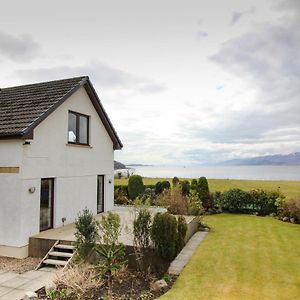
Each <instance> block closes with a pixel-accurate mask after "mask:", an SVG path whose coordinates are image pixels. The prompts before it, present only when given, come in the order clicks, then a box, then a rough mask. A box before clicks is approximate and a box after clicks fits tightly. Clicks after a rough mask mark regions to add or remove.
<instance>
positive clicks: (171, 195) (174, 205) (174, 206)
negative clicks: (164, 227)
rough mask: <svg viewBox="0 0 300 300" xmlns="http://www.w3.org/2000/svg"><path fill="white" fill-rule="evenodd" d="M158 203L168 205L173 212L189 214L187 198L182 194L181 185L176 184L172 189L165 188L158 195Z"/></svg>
mask: <svg viewBox="0 0 300 300" xmlns="http://www.w3.org/2000/svg"><path fill="white" fill-rule="evenodd" d="M158 203H159V204H160V205H162V206H164V207H166V208H167V209H168V211H169V212H170V213H172V214H177V215H186V214H187V201H186V198H185V197H184V196H183V195H182V193H181V189H180V187H179V186H175V187H173V189H171V190H165V191H164V192H163V193H162V194H161V195H160V196H159V197H158Z"/></svg>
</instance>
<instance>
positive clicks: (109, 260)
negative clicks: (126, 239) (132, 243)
mask: <svg viewBox="0 0 300 300" xmlns="http://www.w3.org/2000/svg"><path fill="white" fill-rule="evenodd" d="M99 229H100V232H101V233H102V235H101V237H100V241H101V244H100V245H97V247H96V253H97V254H98V256H99V262H98V264H97V265H96V267H95V270H96V272H97V274H98V275H100V276H101V277H102V278H105V279H106V280H107V284H108V294H109V298H111V297H112V282H113V278H114V276H116V275H117V273H118V272H119V271H120V270H121V269H122V268H123V267H124V265H125V263H126V261H125V247H124V245H123V244H120V243H118V238H119V235H120V233H121V222H120V217H119V215H118V214H116V213H112V212H108V213H107V215H106V216H103V217H102V219H101V221H100V222H99Z"/></svg>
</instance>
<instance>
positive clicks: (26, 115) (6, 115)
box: [0, 76, 123, 149]
mask: <svg viewBox="0 0 300 300" xmlns="http://www.w3.org/2000/svg"><path fill="white" fill-rule="evenodd" d="M81 86H84V87H85V89H86V91H87V93H88V94H89V96H90V98H91V101H92V103H93V105H94V107H95V109H96V111H97V112H98V114H99V117H100V118H101V120H102V122H103V124H104V126H105V128H106V130H107V131H108V133H109V135H110V137H111V139H112V141H113V143H114V148H115V149H121V148H122V146H123V145H122V143H121V141H120V139H119V137H118V136H117V133H116V132H115V130H114V128H113V126H112V124H111V122H110V120H109V118H108V116H107V114H106V112H105V110H104V108H103V106H102V105H101V103H100V100H99V98H98V96H97V93H96V91H95V89H94V88H93V86H92V84H91V82H90V80H89V78H88V77H87V76H82V77H75V78H69V79H62V80H55V81H49V82H41V83H35V84H28V85H22V86H16V87H9V88H3V89H1V91H0V138H2V139H6V138H18V137H19V138H32V137H33V129H34V128H35V127H36V126H37V125H38V124H39V123H40V122H42V121H43V120H44V119H45V118H46V117H47V116H48V115H49V114H50V113H52V112H53V111H54V110H55V109H56V108H57V107H58V106H60V105H61V104H62V103H63V102H64V101H65V100H66V99H67V98H69V97H70V96H71V95H72V94H73V93H74V92H75V91H77V90H78V89H79V88H80V87H81Z"/></svg>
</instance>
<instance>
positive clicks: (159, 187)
mask: <svg viewBox="0 0 300 300" xmlns="http://www.w3.org/2000/svg"><path fill="white" fill-rule="evenodd" d="M170 188H171V185H170V182H169V181H167V180H164V181H158V182H157V183H156V184H155V194H157V195H159V194H161V193H162V192H163V191H164V190H166V189H167V190H169V189H170Z"/></svg>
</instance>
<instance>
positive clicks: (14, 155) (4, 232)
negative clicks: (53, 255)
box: [0, 140, 23, 246]
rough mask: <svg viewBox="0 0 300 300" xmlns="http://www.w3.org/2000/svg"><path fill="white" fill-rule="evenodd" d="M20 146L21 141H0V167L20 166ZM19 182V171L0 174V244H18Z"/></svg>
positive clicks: (19, 228)
mask: <svg viewBox="0 0 300 300" xmlns="http://www.w3.org/2000/svg"><path fill="white" fill-rule="evenodd" d="M22 147H23V146H22V141H18V140H6V141H0V167H20V165H21V164H22ZM20 172H22V169H21V168H20ZM21 182H22V181H21V174H20V173H12V174H6V173H1V174H0V246H2V245H11V246H18V244H19V236H20V230H21V227H20V218H19V216H20V214H21V208H20V199H21Z"/></svg>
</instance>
